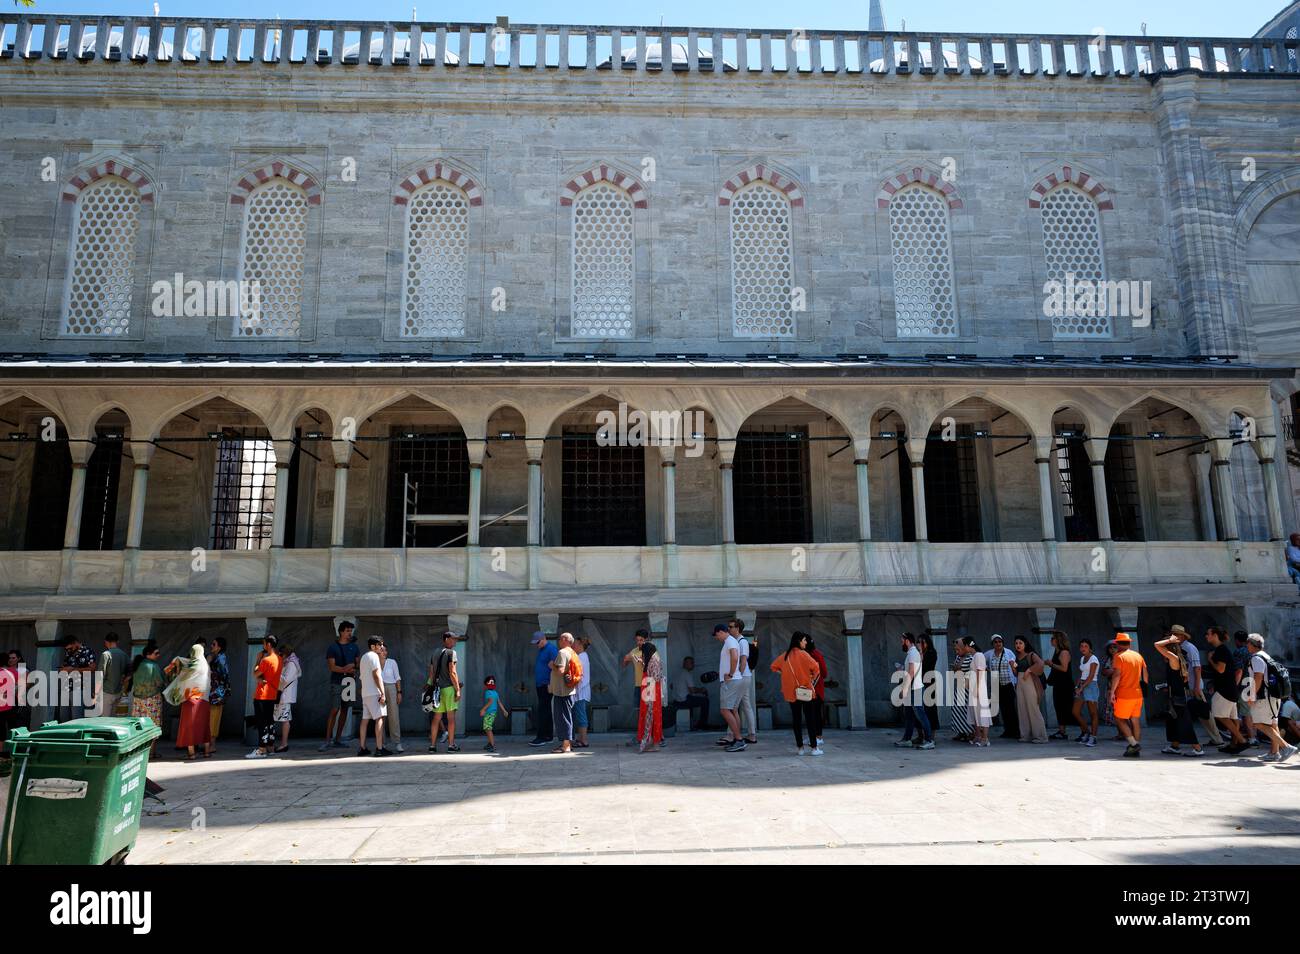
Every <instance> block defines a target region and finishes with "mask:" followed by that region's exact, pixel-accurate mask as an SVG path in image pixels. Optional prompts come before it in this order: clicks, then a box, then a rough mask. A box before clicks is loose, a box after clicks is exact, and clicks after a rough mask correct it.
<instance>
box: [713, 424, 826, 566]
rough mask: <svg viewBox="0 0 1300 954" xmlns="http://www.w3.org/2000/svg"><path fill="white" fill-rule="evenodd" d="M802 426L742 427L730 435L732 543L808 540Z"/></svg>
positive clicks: (805, 433) (808, 501) (809, 507)
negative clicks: (732, 453) (732, 447)
mask: <svg viewBox="0 0 1300 954" xmlns="http://www.w3.org/2000/svg"><path fill="white" fill-rule="evenodd" d="M807 438H808V429H807V428H806V427H788V426H787V427H782V426H779V425H763V426H754V427H747V428H745V429H744V430H742V431H741V432H740V434H739V435H737V438H736V460H735V473H734V475H733V478H732V480H733V494H734V496H735V507H736V542H737V543H811V542H812V501H811V497H810V493H809V480H808V439H807Z"/></svg>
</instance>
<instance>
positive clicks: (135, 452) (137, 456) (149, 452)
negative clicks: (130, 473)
mask: <svg viewBox="0 0 1300 954" xmlns="http://www.w3.org/2000/svg"><path fill="white" fill-rule="evenodd" d="M130 443H131V460H132V461H133V462H134V464H135V466H136V467H138V468H142V469H143V468H147V467H148V466H149V464H150V462H151V461H152V460H153V455H154V452H155V451H157V450H158V447H157V445H156V444H154V442H153V441H131V442H130Z"/></svg>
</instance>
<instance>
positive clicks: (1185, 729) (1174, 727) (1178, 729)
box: [1165, 700, 1197, 745]
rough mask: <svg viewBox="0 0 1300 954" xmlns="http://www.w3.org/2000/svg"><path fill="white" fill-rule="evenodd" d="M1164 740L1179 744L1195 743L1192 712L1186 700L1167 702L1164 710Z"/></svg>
mask: <svg viewBox="0 0 1300 954" xmlns="http://www.w3.org/2000/svg"><path fill="white" fill-rule="evenodd" d="M1165 741H1166V742H1177V743H1178V744H1179V745H1196V744H1197V739H1196V729H1195V728H1193V726H1192V713H1191V711H1190V710H1188V708H1187V702H1186V700H1182V701H1178V702H1174V701H1171V702H1170V703H1169V708H1168V709H1167V710H1165Z"/></svg>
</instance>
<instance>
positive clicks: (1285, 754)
mask: <svg viewBox="0 0 1300 954" xmlns="http://www.w3.org/2000/svg"><path fill="white" fill-rule="evenodd" d="M1295 754H1296V747H1295V746H1294V745H1284V746H1282V751H1281V752H1279V753H1278V754H1277V760H1278V761H1279V762H1285V761H1286V760H1287V759H1289V758H1290V757H1291V756H1293V755H1295Z"/></svg>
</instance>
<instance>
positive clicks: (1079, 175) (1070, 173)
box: [1029, 166, 1115, 212]
mask: <svg viewBox="0 0 1300 954" xmlns="http://www.w3.org/2000/svg"><path fill="white" fill-rule="evenodd" d="M1065 182H1069V183H1073V184H1074V185H1076V186H1078V187H1079V188H1080V189H1082V190H1083V191H1084V192H1086V193H1088V195H1090V196H1092V199H1093V201H1094V202H1096V203H1097V209H1098V210H1099V211H1102V212H1107V211H1109V210H1111V209H1113V208H1115V203H1114V201H1113V200H1112V199H1111V195H1110V192H1109V191H1108V190H1107V189H1106V187H1105V186H1104V185H1102V184H1101V181H1100V180H1099V179H1097V178H1095V177H1093V176H1091V175H1089V174H1088V173H1086V172H1084V171H1082V170H1081V169H1075V168H1074V167H1073V166H1062V167H1061V168H1060V170H1059V171H1056V172H1051V173H1048V174H1047V175H1045V176H1043V178H1041V179H1039V180H1038V181H1037V182H1035V183H1034V187H1033V188H1032V189H1030V190H1029V207H1030V208H1031V209H1037V208H1041V207H1042V204H1043V196H1045V195H1047V193H1049V192H1051V191H1052V190H1053V189H1055V188H1056V187H1057V186H1059V185H1061V184H1062V183H1065Z"/></svg>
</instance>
